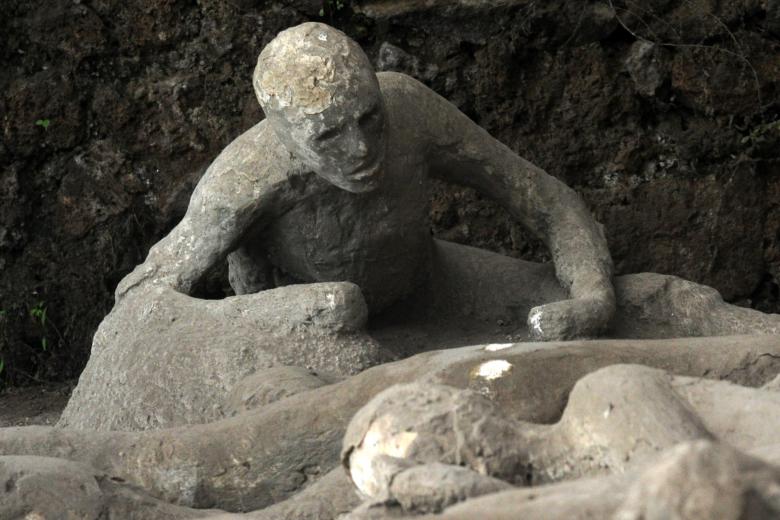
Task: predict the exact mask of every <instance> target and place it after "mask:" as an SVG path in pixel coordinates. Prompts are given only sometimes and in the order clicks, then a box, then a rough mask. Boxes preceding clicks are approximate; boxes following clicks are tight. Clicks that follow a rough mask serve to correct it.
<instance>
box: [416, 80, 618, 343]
mask: <svg viewBox="0 0 780 520" xmlns="http://www.w3.org/2000/svg"><path fill="white" fill-rule="evenodd" d="M407 82H408V83H409V84H410V86H409V87H407V88H409V89H411V90H413V91H414V92H409V93H408V94H410V95H407V96H406V99H408V100H411V101H412V102H413V103H414V106H413V107H409V109H410V110H412V111H417V113H419V116H420V118H421V119H420V125H419V127H418V128H422V129H423V130H422V132H423V133H424V135H422V136H421V139H422V140H423V141H424V142H425V143H426V145H427V146H428V156H429V161H430V164H431V165H432V168H431V173H432V175H434V176H437V177H439V178H442V179H443V180H447V181H450V182H455V183H458V184H462V185H465V186H469V187H473V188H476V189H477V190H479V191H480V192H482V193H483V194H485V195H487V196H488V197H490V198H492V199H494V200H495V201H497V202H499V203H500V204H501V205H502V206H504V207H505V208H506V209H507V210H509V211H510V212H511V214H512V215H513V216H514V217H515V218H517V219H518V220H519V221H520V222H521V223H522V224H523V225H524V226H525V227H526V228H527V229H528V230H529V231H531V232H532V233H533V234H534V235H536V236H537V237H539V238H540V239H542V240H543V241H544V243H545V244H546V245H547V247H548V249H549V250H550V252H551V254H552V258H553V262H554V264H555V271H556V274H557V276H558V280H559V281H560V282H561V284H562V285H563V286H564V288H566V289H567V290H568V291H569V294H570V296H571V299H570V300H565V301H562V302H555V303H551V304H547V305H543V306H540V307H536V308H534V309H532V310H531V312H530V314H529V316H528V325H529V329H530V332H531V335H532V336H533V337H535V338H538V339H543V340H554V339H569V338H574V337H586V336H595V335H598V334H599V333H601V332H603V331H604V330H605V329H606V328H607V326H608V324H609V320H610V319H611V318H612V315H613V314H614V310H615V295H614V290H613V287H612V270H613V267H612V259H611V257H610V254H609V250H608V248H607V241H606V238H605V237H604V233H603V231H602V229H601V227H600V225H599V224H598V223H597V222H596V221H595V220H594V219H593V217H592V215H591V213H590V211H589V210H588V208H587V207H586V205H585V203H584V201H583V200H582V198H581V197H580V196H579V195H578V194H577V193H576V192H575V191H574V190H572V189H571V188H569V187H568V186H566V185H565V184H563V183H562V182H560V181H559V180H558V179H556V178H555V177H552V176H551V175H549V174H547V173H546V172H545V171H544V170H542V169H541V168H539V167H537V166H535V165H533V164H531V163H530V162H528V161H526V160H525V159H523V158H522V157H519V156H518V155H517V154H516V153H514V152H513V151H512V150H510V149H509V148H508V147H506V146H505V145H503V144H501V143H500V142H499V141H497V140H496V139H494V138H493V137H491V136H490V134H488V133H487V132H486V131H485V130H484V129H482V128H480V127H479V126H478V125H477V124H475V123H474V122H473V121H471V120H470V119H469V118H468V117H466V116H465V115H464V114H463V113H461V112H460V111H459V110H458V109H457V108H455V107H454V106H453V105H452V104H451V103H449V102H448V101H447V100H445V99H444V98H442V97H441V96H439V95H438V94H436V93H434V92H433V91H431V90H430V89H428V88H427V87H425V86H424V85H422V84H421V83H418V82H416V81H414V80H411V79H408V80H407ZM520 289H521V288H518V290H520Z"/></svg>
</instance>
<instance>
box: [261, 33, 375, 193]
mask: <svg viewBox="0 0 780 520" xmlns="http://www.w3.org/2000/svg"><path fill="white" fill-rule="evenodd" d="M253 84H254V87H255V92H256V93H257V97H258V100H259V101H260V104H261V105H262V107H263V110H264V111H265V114H266V117H267V118H268V122H269V123H270V125H271V127H272V128H273V130H274V132H275V133H276V135H277V136H278V138H279V140H280V141H281V142H282V143H283V144H284V146H285V147H286V148H287V149H288V150H289V152H290V153H292V154H293V155H294V156H295V157H296V158H297V159H299V160H300V161H302V162H303V163H304V164H305V165H306V166H307V167H308V168H311V170H312V171H314V172H316V173H317V174H318V175H319V176H320V177H323V178H324V179H326V180H328V181H329V182H331V183H332V184H334V185H336V186H338V187H339V188H342V189H345V190H347V191H351V192H355V193H360V192H366V191H370V190H372V189H374V188H376V186H377V185H378V183H379V180H380V177H381V173H382V169H383V168H382V166H383V162H384V158H385V106H384V101H383V98H382V93H381V92H380V90H379V82H378V81H377V78H376V74H375V73H374V70H373V68H372V67H371V63H370V62H369V60H368V58H367V57H366V55H365V53H363V51H362V49H360V47H359V46H358V45H357V44H356V43H355V42H354V41H352V40H351V39H349V37H347V36H346V35H345V34H344V33H342V32H340V31H338V30H336V29H333V28H332V27H328V26H327V25H323V24H318V23H305V24H301V25H299V26H296V27H293V28H290V29H288V30H286V31H283V32H281V33H279V35H277V37H276V38H274V40H273V41H271V43H269V44H268V46H267V47H266V48H265V49H263V52H262V53H260V57H259V58H258V64H257V68H256V69H255V74H254V77H253Z"/></svg>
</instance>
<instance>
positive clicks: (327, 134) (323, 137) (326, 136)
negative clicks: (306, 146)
mask: <svg viewBox="0 0 780 520" xmlns="http://www.w3.org/2000/svg"><path fill="white" fill-rule="evenodd" d="M338 133H339V129H338V128H330V129H328V130H325V131H324V132H322V133H321V134H320V135H318V136H317V137H315V138H314V140H315V141H317V142H318V143H322V142H325V141H328V140H330V139H333V138H334V137H336V135H338Z"/></svg>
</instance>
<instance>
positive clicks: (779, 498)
mask: <svg viewBox="0 0 780 520" xmlns="http://www.w3.org/2000/svg"><path fill="white" fill-rule="evenodd" d="M778 517H780V468H778V467H773V466H769V465H767V464H765V463H763V462H761V461H759V460H757V459H753V458H752V457H749V456H747V455H744V454H742V453H740V452H738V451H736V450H734V449H733V448H731V447H730V446H728V445H726V444H720V443H713V442H710V441H697V442H691V443H684V444H680V445H678V446H675V447H674V448H672V449H670V450H668V451H667V452H666V453H664V454H663V455H662V456H661V457H660V458H659V460H657V461H656V462H654V463H653V464H652V465H650V467H648V468H647V469H646V470H645V471H643V472H642V474H641V475H640V476H639V478H637V479H636V480H635V481H634V483H633V484H632V486H631V488H630V489H629V490H628V493H627V496H626V499H625V501H624V503H623V504H622V505H621V506H620V508H618V510H617V511H616V512H615V515H614V517H613V518H614V519H615V520H653V519H662V518H671V519H677V518H680V519H682V518H719V519H723V520H763V519H765V518H778Z"/></svg>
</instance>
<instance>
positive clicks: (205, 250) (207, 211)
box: [115, 123, 285, 302]
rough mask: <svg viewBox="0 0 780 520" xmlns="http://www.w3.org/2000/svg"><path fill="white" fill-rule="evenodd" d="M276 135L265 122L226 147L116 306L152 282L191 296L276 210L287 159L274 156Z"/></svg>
mask: <svg viewBox="0 0 780 520" xmlns="http://www.w3.org/2000/svg"><path fill="white" fill-rule="evenodd" d="M271 134H272V132H271V131H270V130H269V129H267V128H266V125H265V124H264V123H260V124H258V125H256V126H255V127H253V128H252V129H250V130H248V131H247V132H246V133H244V134H243V135H241V136H240V137H238V138H237V139H236V140H235V141H233V142H232V143H231V144H230V145H228V146H227V147H226V148H225V150H224V151H223V152H222V153H221V154H220V155H219V157H217V159H216V160H215V161H214V162H213V163H212V164H211V166H209V168H208V170H206V173H205V174H204V175H203V178H202V179H201V180H200V182H199V183H198V186H197V187H196V188H195V191H194V193H193V195H192V198H191V199H190V204H189V207H188V208H187V213H186V214H185V216H184V218H183V219H182V221H181V222H180V223H179V224H178V225H177V226H176V227H175V228H174V229H173V230H172V231H171V232H170V233H169V234H168V235H167V236H166V237H165V238H163V239H162V240H160V241H159V242H158V243H157V244H155V245H154V246H153V247H152V248H151V250H150V251H149V255H148V256H147V257H146V260H145V261H144V263H142V264H141V265H139V266H137V267H136V268H135V269H134V270H133V272H132V273H130V274H129V275H127V276H126V277H125V278H124V279H123V280H122V281H121V282H120V283H119V286H118V287H117V289H116V294H115V296H116V301H117V302H119V300H120V299H121V298H122V297H124V295H125V294H127V293H128V291H130V290H132V289H133V288H135V287H139V286H146V285H149V284H155V285H156V284H160V285H165V286H168V287H171V288H173V289H175V290H176V291H179V292H182V293H185V294H190V293H191V292H192V291H193V288H194V287H195V285H196V284H197V283H198V282H199V281H200V279H201V278H202V277H203V275H204V274H205V273H206V272H208V270H209V269H211V268H212V267H213V266H214V265H216V264H217V263H218V262H220V261H223V260H224V259H225V256H226V255H227V254H228V253H229V252H230V251H231V250H232V249H234V248H235V246H236V243H237V241H238V240H239V239H240V238H241V236H242V235H243V234H244V233H245V232H246V230H247V229H248V227H249V226H251V225H256V224H257V222H258V221H259V220H260V219H261V218H262V215H263V214H265V213H267V212H268V211H273V207H274V205H275V204H276V200H275V199H276V198H277V197H276V196H277V194H278V190H277V187H276V184H278V183H280V182H281V181H282V180H283V178H284V175H283V173H282V172H283V171H284V166H283V165H284V163H285V161H284V157H275V155H277V154H278V155H282V156H283V155H284V154H279V153H278V151H277V150H276V147H275V146H273V142H272V141H273V139H274V138H273V135H271ZM280 165H282V166H281V167H280Z"/></svg>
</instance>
